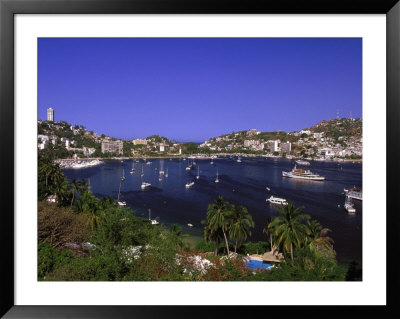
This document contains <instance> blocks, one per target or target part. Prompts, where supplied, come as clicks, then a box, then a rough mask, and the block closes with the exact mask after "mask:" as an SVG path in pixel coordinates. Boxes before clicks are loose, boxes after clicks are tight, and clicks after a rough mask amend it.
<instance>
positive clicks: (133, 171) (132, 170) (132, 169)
mask: <svg viewBox="0 0 400 319" xmlns="http://www.w3.org/2000/svg"><path fill="white" fill-rule="evenodd" d="M134 165H135V164H134V162H133V161H132V168H131V171H130V172H129V173H131V174H133V173H135V168H134Z"/></svg>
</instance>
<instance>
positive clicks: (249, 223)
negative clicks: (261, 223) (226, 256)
mask: <svg viewBox="0 0 400 319" xmlns="http://www.w3.org/2000/svg"><path fill="white" fill-rule="evenodd" d="M232 208H233V209H232V217H231V219H232V220H231V226H230V228H229V237H230V238H232V239H235V253H236V249H237V244H238V241H239V242H240V241H242V240H246V239H247V236H251V230H250V228H254V221H253V218H252V217H251V215H250V214H249V212H248V211H247V209H246V207H243V206H240V205H238V206H234V205H233V207H232Z"/></svg>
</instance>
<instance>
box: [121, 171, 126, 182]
mask: <svg viewBox="0 0 400 319" xmlns="http://www.w3.org/2000/svg"><path fill="white" fill-rule="evenodd" d="M124 180H125V169H124V168H122V177H121V181H124Z"/></svg>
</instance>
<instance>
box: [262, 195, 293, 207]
mask: <svg viewBox="0 0 400 319" xmlns="http://www.w3.org/2000/svg"><path fill="white" fill-rule="evenodd" d="M266 201H267V202H270V203H271V204H277V205H284V206H285V205H287V204H288V203H287V201H286V199H284V198H279V197H274V196H271V197H270V198H267V199H266Z"/></svg>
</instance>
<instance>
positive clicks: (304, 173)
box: [282, 165, 325, 181]
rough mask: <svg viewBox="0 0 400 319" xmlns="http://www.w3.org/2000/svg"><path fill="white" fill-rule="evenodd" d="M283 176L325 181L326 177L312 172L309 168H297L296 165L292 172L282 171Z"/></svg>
mask: <svg viewBox="0 0 400 319" xmlns="http://www.w3.org/2000/svg"><path fill="white" fill-rule="evenodd" d="M282 176H283V177H290V178H296V179H306V180H309V181H323V180H325V177H323V176H320V175H318V174H314V173H311V172H310V171H309V170H304V169H302V168H296V165H295V166H294V168H293V169H292V171H290V172H284V171H282Z"/></svg>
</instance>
